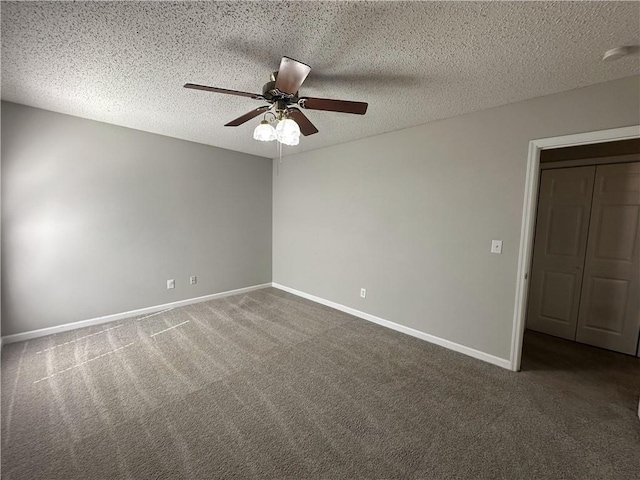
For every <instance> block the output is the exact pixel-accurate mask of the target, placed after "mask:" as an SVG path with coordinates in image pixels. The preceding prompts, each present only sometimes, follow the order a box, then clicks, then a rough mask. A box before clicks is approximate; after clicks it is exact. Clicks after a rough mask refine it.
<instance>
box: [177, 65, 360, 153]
mask: <svg viewBox="0 0 640 480" xmlns="http://www.w3.org/2000/svg"><path fill="white" fill-rule="evenodd" d="M310 71H311V67H310V66H309V65H306V64H304V63H302V62H299V61H297V60H294V59H293V58H289V57H282V60H281V61H280V69H279V70H278V71H277V72H273V73H272V74H271V81H269V82H267V83H265V84H264V86H263V87H262V94H257V93H249V92H241V91H238V90H228V89H226V88H217V87H208V86H206V85H196V84H193V83H187V84H185V86H184V87H185V88H191V89H194V90H204V91H205V92H215V93H226V94H228V95H238V96H241V97H249V98H252V99H254V100H263V101H265V102H267V103H269V105H264V106H262V107H258V108H256V109H255V110H252V111H250V112H248V113H245V114H244V115H242V116H241V117H238V118H236V119H235V120H232V121H230V122H229V123H226V124H225V127H237V126H239V125H242V124H243V123H245V122H248V121H249V120H251V119H252V118H255V117H257V116H259V115H262V114H265V117H264V120H263V121H262V122H261V124H260V125H258V127H256V130H255V131H254V138H255V139H256V140H263V141H270V140H276V139H277V140H278V141H280V142H281V143H284V144H287V145H297V144H298V142H299V136H300V133H302V135H304V136H307V135H313V134H314V133H318V129H317V128H316V127H315V126H314V125H313V123H311V121H310V120H309V119H308V118H307V117H306V116H305V114H304V113H302V110H301V109H303V110H325V111H329V112H342V113H353V114H356V115H364V114H365V113H366V111H367V106H368V104H367V103H365V102H352V101H348V100H331V99H328V98H315V97H300V96H299V95H298V89H299V88H300V86H301V85H302V83H303V82H304V81H305V79H306V78H307V75H309V72H310ZM271 110H273V112H270V111H271ZM267 113H272V114H273V119H272V121H271V122H269V121H267V120H266V114H267ZM271 123H275V124H276V127H275V128H274V127H273V126H272V125H271Z"/></svg>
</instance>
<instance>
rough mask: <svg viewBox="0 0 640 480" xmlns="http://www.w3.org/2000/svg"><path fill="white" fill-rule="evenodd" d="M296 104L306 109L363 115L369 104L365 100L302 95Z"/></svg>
mask: <svg viewBox="0 0 640 480" xmlns="http://www.w3.org/2000/svg"><path fill="white" fill-rule="evenodd" d="M298 104H299V105H300V106H301V107H302V108H305V109H307V110H326V111H328V112H342V113H354V114H356V115H364V114H365V113H367V107H368V106H369V104H368V103H365V102H351V101H348V100H331V99H329V98H313V97H303V98H301V99H300V101H299V102H298Z"/></svg>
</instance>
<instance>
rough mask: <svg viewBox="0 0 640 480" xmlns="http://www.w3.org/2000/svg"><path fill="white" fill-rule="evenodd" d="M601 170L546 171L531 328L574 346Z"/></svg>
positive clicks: (531, 295) (542, 181)
mask: <svg viewBox="0 0 640 480" xmlns="http://www.w3.org/2000/svg"><path fill="white" fill-rule="evenodd" d="M595 171H596V167H595V166H592V167H578V168H560V169H557V170H543V171H542V174H541V178H540V198H539V200H538V216H537V221H536V234H535V243H534V251H533V268H532V271H531V287H530V290H529V304H528V305H529V306H528V312H527V327H528V328H530V329H531V330H537V331H539V332H543V333H548V334H550V335H555V336H557V337H562V338H567V339H569V340H575V336H576V324H577V320H578V309H579V305H580V290H581V288H582V274H583V266H584V258H585V252H586V248H587V234H588V231H589V215H590V212H591V197H592V194H593V181H594V176H595Z"/></svg>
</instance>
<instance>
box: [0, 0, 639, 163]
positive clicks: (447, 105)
mask: <svg viewBox="0 0 640 480" xmlns="http://www.w3.org/2000/svg"><path fill="white" fill-rule="evenodd" d="M639 24H640V3H637V2H575V3H573V2H571V3H570V2H549V3H539V2H496V3H473V2H411V3H404V2H403V3H400V2H388V3H387V2H326V3H325V2H287V3H282V2H230V3H221V2H220V3H219V2H215V3H214V2H211V3H209V2H206V3H194V2H179V3H165V2H107V3H98V2H86V3H83V2H77V3H66V2H65V3H63V2H3V5H2V98H3V99H4V100H8V101H12V102H17V103H22V104H25V105H31V106H35V107H39V108H44V109H47V110H53V111H56V112H62V113H67V114H71V115H77V116H80V117H85V118H90V119H94V120H99V121H103V122H108V123H113V124H116V125H123V126H126V127H132V128H136V129H140V130H145V131H149V132H154V133H160V134H164V135H169V136H172V137H178V138H183V139H186V140H192V141H196V142H201V143H205V144H209V145H215V146H218V147H223V148H229V149H232V150H238V151H242V152H247V153H252V154H255V155H260V156H265V157H276V156H277V153H276V152H277V147H276V145H275V144H274V143H262V142H257V141H255V140H253V139H252V131H253V128H254V127H255V126H256V125H257V123H258V121H259V119H254V120H253V121H250V122H248V123H247V124H245V125H243V126H240V127H236V128H230V127H224V126H223V125H224V124H225V123H226V122H227V121H229V120H231V119H234V118H236V117H238V116H240V115H241V114H243V113H245V112H247V111H249V110H251V109H253V108H256V107H258V106H260V105H262V104H263V103H260V102H259V101H257V100H251V99H249V98H243V97H232V96H227V95H220V94H214V93H206V92H201V91H195V90H187V89H184V88H182V85H183V84H184V83H186V82H192V83H200V84H205V85H214V86H218V87H223V88H231V89H238V90H244V91H249V92H257V93H260V92H261V88H262V85H263V84H264V83H265V82H267V81H268V77H269V74H270V72H271V71H273V70H276V69H277V66H278V64H279V60H280V58H281V57H282V56H283V55H287V56H290V57H293V58H296V59H298V60H300V61H302V62H305V63H307V64H309V65H311V67H312V70H311V74H310V75H309V78H308V79H307V81H306V82H305V84H304V85H303V86H302V88H301V95H307V96H318V97H329V98H337V99H345V100H358V101H367V102H369V111H368V112H367V114H366V115H365V116H363V117H362V116H357V115H347V114H340V113H329V112H319V111H307V112H306V113H307V116H308V117H309V118H310V119H311V120H312V122H314V123H315V125H316V126H317V127H318V129H319V130H320V133H318V134H316V135H313V136H310V137H303V138H302V139H301V142H300V145H299V146H297V147H284V148H285V150H284V152H283V154H284V155H287V154H291V153H294V152H300V151H306V150H312V149H316V148H319V147H324V146H327V145H333V144H337V143H342V142H346V141H349V140H354V139H357V138H362V137H366V136H370V135H375V134H379V133H382V132H387V131H390V130H397V129H400V128H405V127H409V126H413V125H418V124H422V123H426V122H429V121H432V120H435V119H440V118H446V117H451V116H454V115H459V114H463V113H467V112H470V111H474V110H479V109H483V108H489V107H494V106H498V105H503V104H506V103H510V102H515V101H519V100H524V99H527V98H533V97H537V96H541V95H546V94H550V93H555V92H559V91H563V90H569V89H573V88H577V87H582V86H586V85H590V84H594V83H599V82H604V81H607V80H613V79H616V78H621V77H626V76H630V75H634V74H638V73H639V72H640V63H639V59H638V56H637V55H636V56H632V57H627V58H625V59H622V60H618V61H616V62H612V63H603V62H602V61H601V58H602V54H603V52H604V51H605V50H607V49H610V48H612V47H615V46H618V45H625V44H628V45H637V44H638V43H640V39H639V32H640V30H639V29H638V25H639Z"/></svg>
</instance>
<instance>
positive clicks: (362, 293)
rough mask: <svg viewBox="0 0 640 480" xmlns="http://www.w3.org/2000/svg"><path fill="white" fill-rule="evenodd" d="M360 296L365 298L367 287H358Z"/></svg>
mask: <svg viewBox="0 0 640 480" xmlns="http://www.w3.org/2000/svg"><path fill="white" fill-rule="evenodd" d="M360 296H361V297H362V298H367V289H366V288H361V289H360Z"/></svg>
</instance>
